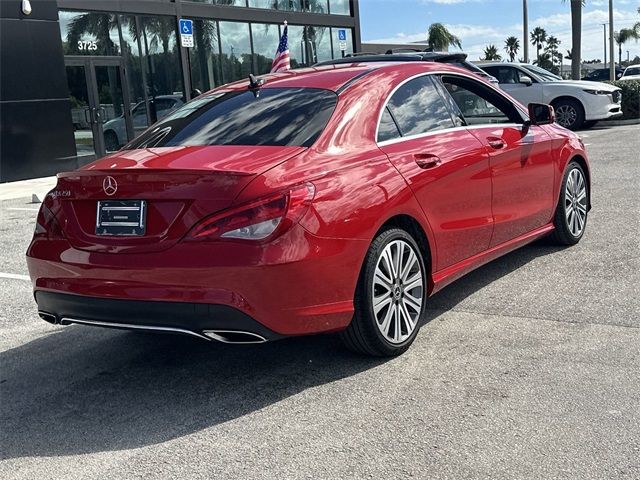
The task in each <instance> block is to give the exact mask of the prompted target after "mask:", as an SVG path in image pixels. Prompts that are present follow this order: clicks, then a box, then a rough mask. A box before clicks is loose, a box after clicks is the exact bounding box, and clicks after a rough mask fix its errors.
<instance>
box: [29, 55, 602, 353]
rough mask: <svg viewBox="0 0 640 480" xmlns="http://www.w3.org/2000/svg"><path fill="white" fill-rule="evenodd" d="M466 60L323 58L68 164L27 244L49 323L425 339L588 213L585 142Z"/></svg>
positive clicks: (360, 346)
mask: <svg viewBox="0 0 640 480" xmlns="http://www.w3.org/2000/svg"><path fill="white" fill-rule="evenodd" d="M553 120H554V118H553V109H552V108H551V107H548V106H546V105H540V104H532V105H529V108H528V109H526V108H524V107H522V106H521V105H520V104H518V103H517V102H516V101H514V100H513V99H511V98H510V97H508V96H507V95H506V94H505V93H504V92H502V91H500V90H498V89H496V88H495V87H493V86H492V85H491V84H490V83H488V82H485V81H483V80H482V79H480V78H479V77H477V76H475V75H473V74H470V73H469V72H467V71H466V70H461V69H458V68H456V67H452V66H447V65H443V64H435V63H428V62H410V63H408V62H405V63H401V62H388V63H384V62H378V63H366V62H365V63H353V64H346V65H344V64H343V65H328V66H323V67H316V68H309V69H302V70H294V71H290V72H287V73H280V74H274V75H265V76H263V77H261V78H260V79H256V78H254V77H251V78H250V79H249V80H248V81H240V82H236V83H233V84H230V85H226V86H223V87H220V88H218V89H215V90H213V91H211V92H209V93H207V94H205V95H203V96H201V97H198V98H197V99H196V100H194V101H191V102H190V103H188V104H186V105H184V106H183V107H182V108H180V109H179V110H177V111H175V112H173V113H172V114H171V115H170V116H168V117H166V118H164V119H163V120H162V121H161V122H159V123H157V124H155V125H154V126H152V127H151V128H150V129H149V130H147V131H146V132H145V133H143V134H142V135H141V136H140V137H138V138H136V139H135V140H133V141H132V142H131V143H129V144H128V145H126V146H125V147H124V148H123V149H122V150H121V151H119V152H117V153H115V154H113V155H110V156H108V157H105V158H102V159H100V160H98V161H96V162H94V163H92V164H90V165H87V166H85V167H83V168H81V169H79V170H77V171H75V172H69V173H62V174H59V175H58V184H57V186H56V188H55V189H54V190H53V191H51V192H50V193H49V194H48V195H47V197H46V199H45V201H44V202H43V205H42V207H41V210H40V213H39V215H38V220H37V226H36V229H35V234H34V237H33V241H32V243H31V245H30V246H29V250H28V252H27V257H28V258H27V261H28V266H29V272H30V275H31V278H32V280H33V286H34V290H35V299H36V301H37V303H38V310H39V313H40V316H41V317H42V318H43V319H45V320H47V321H49V322H51V323H56V324H63V325H68V324H83V325H98V326H104V327H114V328H131V329H143V330H152V331H163V332H176V333H183V334H188V335H192V336H195V337H199V338H202V339H206V340H217V341H222V342H230V343H255V342H263V341H267V340H274V339H279V338H282V337H286V336H294V335H305V334H314V333H321V332H342V333H341V335H342V337H343V339H344V341H345V343H346V344H347V345H348V346H349V347H351V348H353V349H355V350H357V351H359V352H362V353H366V354H370V355H381V356H383V355H397V354H399V353H402V352H403V351H405V350H406V349H407V348H408V347H409V345H410V344H411V343H412V342H413V340H414V339H415V337H416V334H417V332H418V329H419V328H420V326H421V323H422V322H423V319H424V316H425V305H426V303H427V301H428V300H427V297H428V296H429V295H431V294H433V293H434V292H436V291H438V290H439V289H441V288H443V287H444V286H445V285H447V284H449V283H450V282H452V281H453V280H455V279H457V278H459V277H460V276H462V275H464V274H465V273H467V272H469V271H470V270H472V269H474V268H476V267H478V266H480V265H482V264H484V263H486V262H488V261H490V260H492V259H495V258H496V257H498V256H500V255H503V254H505V253H507V252H509V251H511V250H513V249H515V248H518V247H520V246H522V245H524V244H526V243H529V242H532V241H533V240H535V239H537V238H540V237H542V236H545V235H552V236H553V238H554V239H555V240H556V241H557V242H559V243H561V244H564V245H571V244H575V243H577V242H578V241H579V240H580V238H581V237H582V235H583V234H584V231H585V226H586V221H587V213H588V211H589V209H590V174H589V167H588V163H587V157H586V154H585V151H584V146H583V144H582V142H581V141H580V139H579V138H578V137H577V136H576V135H575V134H574V133H572V132H570V131H568V130H565V129H564V128H561V127H559V126H558V125H556V124H554V123H553Z"/></svg>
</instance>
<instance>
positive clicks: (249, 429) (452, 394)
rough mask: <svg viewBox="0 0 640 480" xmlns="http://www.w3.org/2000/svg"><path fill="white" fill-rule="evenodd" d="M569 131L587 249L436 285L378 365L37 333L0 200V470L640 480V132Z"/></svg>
mask: <svg viewBox="0 0 640 480" xmlns="http://www.w3.org/2000/svg"><path fill="white" fill-rule="evenodd" d="M581 134H582V136H583V137H584V141H585V143H586V144H587V150H588V152H589V154H590V160H591V166H592V171H593V205H594V209H593V210H592V212H591V214H590V217H589V223H588V228H587V232H586V235H585V237H584V238H583V240H582V242H581V243H580V244H579V245H578V246H576V247H573V248H568V249H559V248H557V247H553V246H550V245H548V244H546V243H544V242H538V243H535V244H533V245H530V246H528V247H525V248H523V249H521V250H519V251H516V252H514V253H512V254H510V255H508V256H506V257H504V258H502V259H499V260H496V261H494V262H493V263H491V264H489V265H487V266H485V267H483V268H481V269H479V270H477V271H475V272H473V273H472V274H470V275H468V276H467V277H465V278H463V279H461V280H459V281H458V282H456V283H454V284H453V285H451V286H449V287H447V288H446V289H445V290H443V291H442V292H440V293H439V294H437V295H436V296H434V297H433V298H432V299H431V300H430V303H429V308H430V310H429V319H430V321H429V323H428V324H427V325H426V326H425V327H424V328H423V329H422V330H421V332H420V334H419V336H418V338H417V340H416V342H415V343H414V345H413V347H412V348H411V349H410V350H409V351H408V352H407V353H406V354H405V355H403V356H401V357H399V358H395V359H391V360H375V359H374V360H372V359H368V358H363V357H359V356H356V355H353V354H351V353H348V352H346V351H345V350H344V349H343V348H342V347H341V346H340V344H339V342H338V340H337V339H336V338H334V337H333V336H319V337H312V338H300V339H292V340H286V341H282V342H276V343H272V344H265V345H260V346H247V347H240V346H225V345H218V344H207V343H204V342H200V341H198V340H191V339H189V338H186V337H179V336H166V335H159V336H158V335H145V334H136V333H131V332H123V331H114V330H103V329H93V328H89V327H79V326H71V327H54V326H51V325H48V324H47V323H45V322H43V321H42V320H40V319H39V318H38V316H37V314H36V309H35V304H34V302H33V300H32V295H31V285H30V283H29V282H28V281H26V280H25V279H24V278H23V276H24V275H26V274H27V271H26V266H25V263H24V252H25V250H26V247H27V244H28V242H29V240H30V237H31V233H32V230H33V223H34V220H35V216H36V208H37V206H35V205H33V204H28V203H27V202H28V200H29V199H26V198H25V199H21V200H8V201H2V202H0V220H1V221H0V265H1V267H0V272H2V274H0V302H1V308H0V328H1V329H2V335H1V336H0V359H1V360H0V429H1V436H0V440H1V444H0V446H1V452H2V460H1V461H0V477H1V478H5V479H9V478H23V479H34V478H38V479H44V478H101V479H110V478H113V479H122V478H138V477H144V476H149V477H158V478H225V479H226V478H228V479H253V478H283V479H298V478H300V479H303V478H304V479H307V478H308V479H320V478H322V479H324V478H409V477H415V478H455V479H460V478H535V479H539V478H576V479H586V478H629V479H638V478H640V240H639V239H640V214H639V213H638V201H637V199H638V193H639V190H638V184H639V181H638V177H639V176H640V166H639V162H640V135H639V134H640V127H639V126H637V125H634V126H622V127H612V128H601V129H598V128H595V129H592V130H589V131H585V132H582V133H581ZM7 274H10V275H7ZM295 288H296V286H292V291H291V294H292V295H295Z"/></svg>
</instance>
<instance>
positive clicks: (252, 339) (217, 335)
mask: <svg viewBox="0 0 640 480" xmlns="http://www.w3.org/2000/svg"><path fill="white" fill-rule="evenodd" d="M202 334H203V335H205V336H206V337H208V338H210V339H212V340H216V341H218V342H222V343H233V344H236V345H243V344H244V345H247V344H252V343H265V342H266V341H267V339H266V338H264V337H263V336H262V335H258V334H257V333H253V332H244V331H242V330H204V331H203V332H202Z"/></svg>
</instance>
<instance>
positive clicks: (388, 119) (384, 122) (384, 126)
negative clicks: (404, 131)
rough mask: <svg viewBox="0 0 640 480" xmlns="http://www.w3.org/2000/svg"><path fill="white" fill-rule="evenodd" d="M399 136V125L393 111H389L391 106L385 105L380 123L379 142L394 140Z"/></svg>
mask: <svg viewBox="0 0 640 480" xmlns="http://www.w3.org/2000/svg"><path fill="white" fill-rule="evenodd" d="M398 137H400V130H398V125H396V122H395V120H394V119H393V117H392V116H391V113H389V107H385V109H384V111H383V112H382V117H380V125H379V126H378V142H384V141H386V140H393V139H394V138H398Z"/></svg>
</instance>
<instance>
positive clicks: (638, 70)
mask: <svg viewBox="0 0 640 480" xmlns="http://www.w3.org/2000/svg"><path fill="white" fill-rule="evenodd" d="M629 75H640V67H629V68H627V69H626V70H625V71H624V76H625V77H628V76H629Z"/></svg>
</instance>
